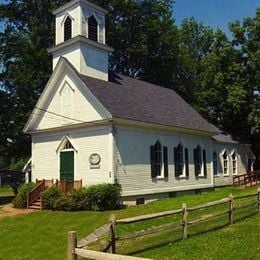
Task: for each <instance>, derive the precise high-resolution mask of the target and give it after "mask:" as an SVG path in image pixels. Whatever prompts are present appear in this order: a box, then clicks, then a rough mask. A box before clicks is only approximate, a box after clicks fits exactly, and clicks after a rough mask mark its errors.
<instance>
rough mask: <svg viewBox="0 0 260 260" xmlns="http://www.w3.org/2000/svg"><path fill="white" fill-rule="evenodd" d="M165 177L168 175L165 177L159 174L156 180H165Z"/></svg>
mask: <svg viewBox="0 0 260 260" xmlns="http://www.w3.org/2000/svg"><path fill="white" fill-rule="evenodd" d="M164 179H166V177H164V176H157V177H156V180H164Z"/></svg>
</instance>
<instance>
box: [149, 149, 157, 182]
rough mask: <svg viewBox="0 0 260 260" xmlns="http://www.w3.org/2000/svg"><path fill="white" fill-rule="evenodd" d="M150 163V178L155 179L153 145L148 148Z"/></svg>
mask: <svg viewBox="0 0 260 260" xmlns="http://www.w3.org/2000/svg"><path fill="white" fill-rule="evenodd" d="M150 163H151V176H152V178H155V177H156V162H155V147H154V145H151V146H150Z"/></svg>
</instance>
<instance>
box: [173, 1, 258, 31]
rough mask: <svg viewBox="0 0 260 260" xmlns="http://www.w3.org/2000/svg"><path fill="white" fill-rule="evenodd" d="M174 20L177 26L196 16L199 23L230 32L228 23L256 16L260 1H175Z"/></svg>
mask: <svg viewBox="0 0 260 260" xmlns="http://www.w3.org/2000/svg"><path fill="white" fill-rule="evenodd" d="M175 1H176V3H175V4H174V5H173V13H174V15H173V16H174V18H175V20H176V23H177V25H179V24H180V23H181V21H182V20H183V19H184V18H187V17H192V16H194V17H195V19H196V20H197V21H200V22H203V23H204V24H205V25H209V26H210V27H212V28H214V29H216V28H220V29H222V30H223V31H225V32H226V33H227V32H228V23H229V22H231V21H234V20H242V19H243V18H244V17H247V16H250V17H253V16H255V10H256V8H257V7H260V0H175Z"/></svg>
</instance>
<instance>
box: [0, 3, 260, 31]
mask: <svg viewBox="0 0 260 260" xmlns="http://www.w3.org/2000/svg"><path fill="white" fill-rule="evenodd" d="M175 1H176V3H175V4H174V5H173V12H174V18H175V20H176V23H177V25H179V24H180V23H181V21H182V20H183V19H184V18H187V17H192V16H194V17H195V18H196V20H198V21H200V22H203V23H204V24H205V25H209V26H211V27H212V28H214V29H216V28H217V27H219V28H220V29H222V30H223V31H225V32H228V23H229V22H231V21H234V20H242V19H243V18H244V17H247V16H251V17H252V16H254V15H255V9H256V7H260V0H175ZM4 2H6V0H0V3H4ZM0 30H1V24H0Z"/></svg>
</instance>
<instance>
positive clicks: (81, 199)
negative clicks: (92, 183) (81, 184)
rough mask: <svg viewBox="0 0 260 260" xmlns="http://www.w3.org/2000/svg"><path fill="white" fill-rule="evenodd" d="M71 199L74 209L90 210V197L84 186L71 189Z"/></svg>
mask: <svg viewBox="0 0 260 260" xmlns="http://www.w3.org/2000/svg"><path fill="white" fill-rule="evenodd" d="M72 200H73V201H74V203H75V207H76V208H75V210H90V209H91V198H90V196H89V194H88V190H87V189H86V188H80V189H78V190H73V192H72Z"/></svg>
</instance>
